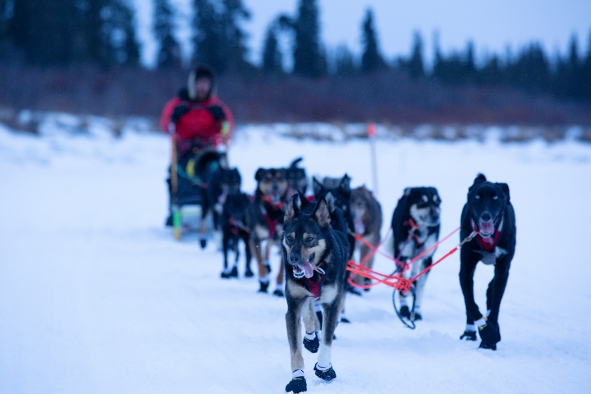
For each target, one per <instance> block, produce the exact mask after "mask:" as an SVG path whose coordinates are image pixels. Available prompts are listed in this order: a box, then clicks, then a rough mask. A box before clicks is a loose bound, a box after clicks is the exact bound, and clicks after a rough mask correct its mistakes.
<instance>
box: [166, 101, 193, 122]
mask: <svg viewBox="0 0 591 394" xmlns="http://www.w3.org/2000/svg"><path fill="white" fill-rule="evenodd" d="M187 112H189V107H188V106H187V105H185V104H180V105H177V106H176V107H174V111H173V112H172V115H171V116H170V120H172V121H173V122H174V123H176V122H178V121H179V120H180V119H181V118H182V117H183V115H185V114H186V113H187Z"/></svg>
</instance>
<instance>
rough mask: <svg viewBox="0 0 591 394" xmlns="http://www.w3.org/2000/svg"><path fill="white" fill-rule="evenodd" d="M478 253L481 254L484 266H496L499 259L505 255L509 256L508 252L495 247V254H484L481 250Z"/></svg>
mask: <svg viewBox="0 0 591 394" xmlns="http://www.w3.org/2000/svg"><path fill="white" fill-rule="evenodd" d="M478 253H480V254H481V255H482V259H481V260H480V261H482V263H483V264H485V265H495V264H496V262H497V259H498V258H499V257H501V256H503V255H504V254H507V251H506V250H505V249H503V248H500V247H498V246H495V251H494V252H484V251H482V250H479V251H478Z"/></svg>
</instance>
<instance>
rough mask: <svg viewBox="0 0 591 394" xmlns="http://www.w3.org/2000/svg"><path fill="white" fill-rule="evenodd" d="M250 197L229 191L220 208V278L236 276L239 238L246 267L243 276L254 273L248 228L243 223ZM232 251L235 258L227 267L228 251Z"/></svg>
mask: <svg viewBox="0 0 591 394" xmlns="http://www.w3.org/2000/svg"><path fill="white" fill-rule="evenodd" d="M250 202H251V201H250V198H249V197H248V195H246V194H245V193H241V192H230V193H228V195H227V196H226V198H225V201H224V205H223V210H222V220H221V222H222V223H221V225H222V249H223V252H224V270H223V271H222V274H221V277H222V278H237V277H238V258H239V257H240V252H239V249H238V244H239V243H240V240H242V241H244V246H245V253H246V267H245V271H244V276H245V277H247V278H250V277H252V276H253V275H254V274H253V273H252V270H251V268H250V260H251V256H252V255H251V253H250V247H249V244H248V240H249V238H250V232H249V229H248V228H247V227H246V224H245V216H246V209H247V208H248V206H249V205H250ZM230 249H231V250H232V251H234V253H235V255H236V259H235V260H234V265H233V267H232V268H229V267H228V251H229V250H230Z"/></svg>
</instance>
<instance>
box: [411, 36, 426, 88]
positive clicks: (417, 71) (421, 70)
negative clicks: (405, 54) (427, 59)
mask: <svg viewBox="0 0 591 394" xmlns="http://www.w3.org/2000/svg"><path fill="white" fill-rule="evenodd" d="M408 72H409V74H410V76H411V78H413V79H417V78H421V77H423V76H424V75H425V67H424V64H423V39H422V38H421V35H420V34H419V32H415V34H414V39H413V46H412V53H411V55H410V59H409V61H408Z"/></svg>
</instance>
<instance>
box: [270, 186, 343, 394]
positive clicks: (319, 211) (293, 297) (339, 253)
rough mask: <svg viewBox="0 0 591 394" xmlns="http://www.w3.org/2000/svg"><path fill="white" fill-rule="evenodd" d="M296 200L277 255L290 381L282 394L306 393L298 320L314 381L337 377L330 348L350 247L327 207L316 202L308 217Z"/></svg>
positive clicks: (288, 212)
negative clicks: (319, 311) (312, 357)
mask: <svg viewBox="0 0 591 394" xmlns="http://www.w3.org/2000/svg"><path fill="white" fill-rule="evenodd" d="M300 199H301V198H300V196H299V195H298V194H296V195H294V196H293V197H292V198H291V200H290V202H289V204H288V206H287V209H286V212H285V223H284V231H283V237H282V240H281V250H282V255H283V259H284V261H285V262H286V269H285V272H286V278H287V279H286V280H287V285H286V294H285V296H286V300H287V313H286V315H285V321H286V327H287V338H288V341H289V348H290V352H291V369H292V380H291V381H290V382H289V383H288V384H287V386H286V388H285V391H287V392H290V391H293V392H294V393H300V392H303V391H306V390H307V385H306V378H305V376H304V358H303V357H302V333H301V326H300V320H303V322H304V328H305V330H306V335H305V336H304V339H303V345H304V347H305V348H306V349H307V350H309V351H310V352H312V353H316V352H318V350H319V349H320V352H319V355H318V362H317V363H316V365H315V366H314V371H315V374H316V376H318V377H320V378H321V379H324V380H326V381H330V380H332V379H334V378H336V373H335V371H334V369H333V368H332V363H331V346H332V340H333V335H334V330H335V328H336V326H337V322H338V315H339V310H340V306H341V302H342V299H343V297H344V294H345V269H346V265H347V256H348V250H349V245H348V241H347V237H346V236H345V234H343V233H342V232H340V231H336V230H333V229H332V228H331V226H330V223H331V220H330V211H329V206H328V203H327V202H326V200H325V199H324V198H320V199H319V201H318V202H317V203H313V204H315V205H314V208H313V210H312V213H304V212H303V211H302V210H301V208H300V207H301V205H300ZM315 301H317V302H318V303H319V304H320V305H321V306H322V308H323V312H324V313H323V322H322V327H323V330H322V341H320V340H319V338H318V331H319V329H320V322H319V321H318V319H317V318H316V314H315V312H314V304H315Z"/></svg>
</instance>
